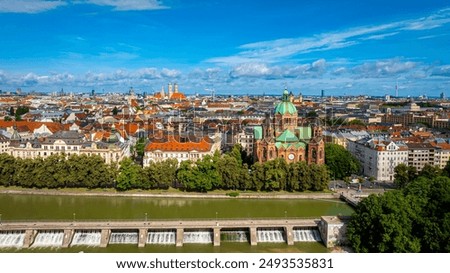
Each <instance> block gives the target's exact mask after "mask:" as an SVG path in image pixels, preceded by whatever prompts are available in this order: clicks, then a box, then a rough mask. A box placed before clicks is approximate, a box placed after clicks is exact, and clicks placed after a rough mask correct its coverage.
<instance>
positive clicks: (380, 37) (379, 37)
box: [362, 31, 400, 40]
mask: <svg viewBox="0 0 450 273" xmlns="http://www.w3.org/2000/svg"><path fill="white" fill-rule="evenodd" d="M399 33H400V32H398V31H397V32H391V33H383V34H377V35H371V36H369V37H367V38H362V40H383V39H384V38H386V37H390V36H395V35H397V34H399Z"/></svg>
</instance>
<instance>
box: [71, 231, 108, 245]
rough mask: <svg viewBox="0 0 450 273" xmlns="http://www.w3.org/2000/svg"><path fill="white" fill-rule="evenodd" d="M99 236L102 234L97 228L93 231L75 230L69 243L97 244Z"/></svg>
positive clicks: (98, 243)
mask: <svg viewBox="0 0 450 273" xmlns="http://www.w3.org/2000/svg"><path fill="white" fill-rule="evenodd" d="M101 238H102V234H101V232H100V231H99V230H93V231H85V230H77V231H75V234H74V235H73V239H72V244H71V245H88V246H98V245H100V241H101Z"/></svg>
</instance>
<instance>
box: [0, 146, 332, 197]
mask: <svg viewBox="0 0 450 273" xmlns="http://www.w3.org/2000/svg"><path fill="white" fill-rule="evenodd" d="M0 166H2V168H1V169H0V185H3V186H20V187H25V188H53V189H54V188H89V189H93V188H115V189H116V190H119V191H126V190H132V189H143V190H148V189H168V188H176V189H179V190H183V191H193V192H207V191H211V190H241V191H245V190H252V191H291V192H293V191H307V190H310V191H322V190H324V189H326V188H327V187H328V182H329V179H330V176H329V171H328V169H327V167H326V166H325V165H315V164H313V165H308V164H306V163H305V162H298V163H292V164H287V163H286V161H285V160H284V159H276V160H272V161H268V162H265V163H263V164H260V163H255V164H252V165H250V164H248V162H247V161H246V156H245V154H244V153H243V152H242V150H241V149H240V147H239V146H235V147H234V148H233V149H232V150H231V151H230V152H229V153H226V154H223V155H220V154H219V153H216V154H214V155H213V156H205V157H204V158H202V159H200V160H197V161H196V162H191V161H183V162H181V163H180V164H178V161H177V160H176V159H168V160H165V161H161V162H151V163H150V164H149V166H147V167H144V168H143V167H142V166H141V165H139V164H136V163H135V162H134V161H133V160H131V159H129V158H127V159H124V160H122V161H121V162H120V164H119V165H118V166H117V165H108V164H106V163H104V161H103V159H102V158H101V157H99V156H86V155H70V156H65V155H52V156H49V157H47V158H45V159H42V158H36V159H21V158H14V157H13V156H10V155H8V154H0Z"/></svg>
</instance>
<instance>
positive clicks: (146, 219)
mask: <svg viewBox="0 0 450 273" xmlns="http://www.w3.org/2000/svg"><path fill="white" fill-rule="evenodd" d="M145 222H147V212H146V213H145Z"/></svg>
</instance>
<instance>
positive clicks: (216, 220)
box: [216, 211, 217, 221]
mask: <svg viewBox="0 0 450 273" xmlns="http://www.w3.org/2000/svg"><path fill="white" fill-rule="evenodd" d="M216 221H217V211H216Z"/></svg>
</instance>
